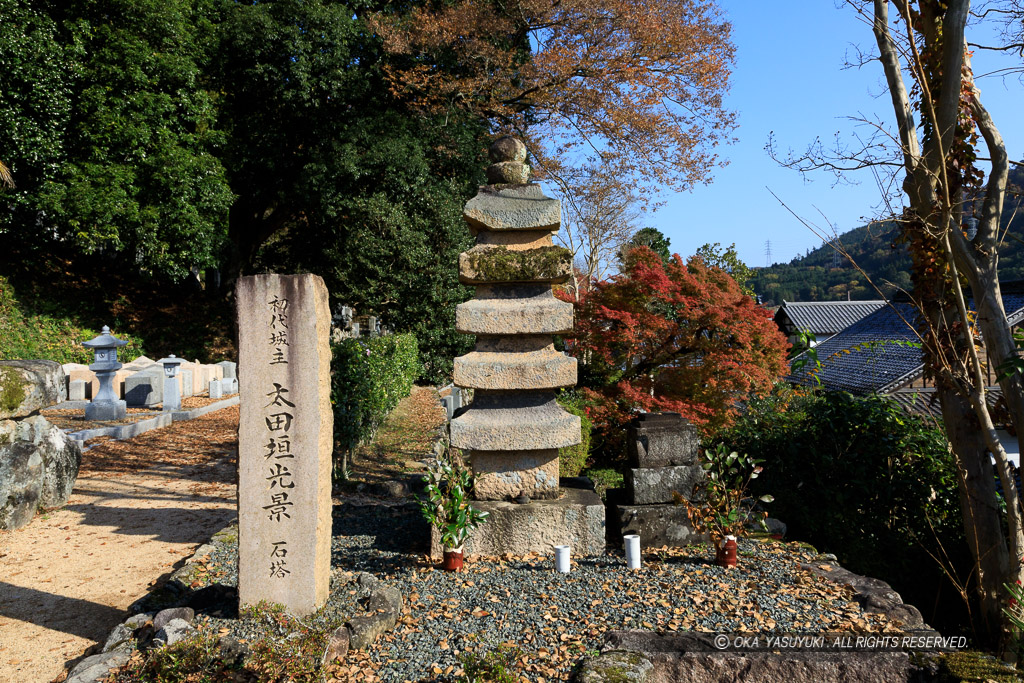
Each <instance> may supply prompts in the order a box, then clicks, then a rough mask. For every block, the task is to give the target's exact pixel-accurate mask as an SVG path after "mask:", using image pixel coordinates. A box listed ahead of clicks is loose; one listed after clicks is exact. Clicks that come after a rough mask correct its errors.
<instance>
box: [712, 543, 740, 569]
mask: <svg viewBox="0 0 1024 683" xmlns="http://www.w3.org/2000/svg"><path fill="white" fill-rule="evenodd" d="M736 548H737V546H736V537H735V536H726V537H725V538H723V539H722V540H720V541H719V542H718V543H716V544H715V564H717V565H718V566H719V567H735V566H736Z"/></svg>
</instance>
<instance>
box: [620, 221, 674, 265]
mask: <svg viewBox="0 0 1024 683" xmlns="http://www.w3.org/2000/svg"><path fill="white" fill-rule="evenodd" d="M670 244H671V241H670V240H669V238H667V237H665V235H663V234H662V233H661V230H658V229H657V228H641V229H640V230H638V231H637V233H636V234H635V235H633V237H631V238H630V240H629V241H628V242H626V244H625V245H624V246H623V247H622V251H621V252H619V261H620V262H623V263H625V261H626V260H627V259H628V254H629V251H630V249H633V248H635V247H647V248H648V249H650V250H651V251H653V252H654V253H655V254H657V255H658V256H660V257H661V260H662V261H663V262H664V263H665V264H666V265H667V264H668V262H669V261H670V260H671V259H672V252H670V251H669V245H670Z"/></svg>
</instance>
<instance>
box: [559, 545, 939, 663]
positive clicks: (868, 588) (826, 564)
mask: <svg viewBox="0 0 1024 683" xmlns="http://www.w3.org/2000/svg"><path fill="white" fill-rule="evenodd" d="M803 566H804V568H805V569H808V570H809V571H811V572H813V573H815V574H817V575H818V576H821V577H823V578H825V579H827V580H829V581H835V582H836V583H840V584H844V585H848V586H850V587H851V588H852V589H853V591H854V600H855V601H856V602H857V603H858V604H860V605H861V608H862V609H863V610H864V611H865V612H873V613H879V614H884V615H885V616H887V617H888V618H890V619H892V620H893V621H896V622H899V623H900V624H902V628H903V630H904V632H905V633H907V634H913V635H915V636H922V635H924V636H938V635H939V634H938V632H936V631H934V630H933V629H931V627H929V626H928V625H927V624H925V623H924V619H923V618H922V617H921V613H920V612H919V611H918V609H917V608H916V607H914V606H913V605H908V604H906V603H904V602H903V599H902V598H901V597H900V595H899V594H898V593H897V592H896V591H894V590H893V589H892V587H891V586H890V585H889V584H887V583H885V582H884V581H880V580H878V579H872V578H870V577H866V576H860V575H858V574H854V573H853V572H850V571H849V570H847V569H843V568H842V567H840V566H839V565H838V563H837V562H836V558H835V556H834V555H831V554H824V555H819V556H818V557H817V558H815V560H814V561H812V562H810V563H808V564H807V565H803ZM749 635H751V636H754V635H756V634H749ZM762 635H767V634H762ZM851 635H858V634H851ZM859 635H863V634H859ZM878 635H883V634H878ZM937 669H938V667H937V664H936V662H935V657H934V656H933V655H931V654H929V653H912V652H885V651H875V652H865V651H854V652H851V651H844V652H836V651H820V650H810V649H808V650H800V649H794V650H787V651H784V652H767V651H766V652H752V651H722V649H721V648H720V647H718V646H716V644H715V634H709V633H678V634H665V635H659V634H657V633H654V632H651V631H611V632H609V633H608V634H607V636H606V638H605V645H604V648H603V649H602V652H601V654H600V655H598V656H596V657H588V658H586V659H585V660H584V661H583V663H582V665H581V667H580V669H579V671H578V673H577V676H576V679H575V680H576V681H577V683H612V682H613V681H629V682H630V683H714V682H717V681H748V680H749V681H758V682H759V683H860V682H864V683H867V682H871V683H897V682H898V683H906V682H907V681H920V682H922V683H923V682H925V681H938V680H940V679H939V678H938V677H937Z"/></svg>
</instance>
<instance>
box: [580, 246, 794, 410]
mask: <svg viewBox="0 0 1024 683" xmlns="http://www.w3.org/2000/svg"><path fill="white" fill-rule="evenodd" d="M561 296H562V297H563V298H566V299H567V300H572V298H571V296H570V295H569V294H568V293H562V294H561ZM573 303H574V304H576V306H577V322H576V333H575V336H574V337H573V338H571V339H570V340H568V344H567V346H568V350H569V352H570V353H572V354H573V355H575V356H576V357H577V358H578V359H579V360H580V362H581V363H582V364H585V365H586V370H585V375H586V376H587V377H589V378H591V379H593V378H598V381H596V382H594V384H597V385H598V386H597V387H596V390H595V389H589V390H588V394H589V396H590V397H591V398H592V399H594V402H595V403H596V407H595V408H594V409H592V411H591V413H592V414H591V417H592V418H593V419H594V421H595V423H596V424H598V425H602V423H603V425H604V426H607V427H613V426H616V424H621V423H622V422H623V421H625V419H628V417H629V414H630V413H631V412H632V411H633V410H634V409H643V410H646V411H652V412H653V411H672V412H678V413H681V414H682V415H683V416H684V417H686V418H688V419H689V420H690V421H691V422H693V423H694V424H697V425H701V426H703V427H704V428H705V429H708V430H713V429H716V428H718V427H721V426H724V425H727V424H729V423H730V422H731V421H732V419H733V417H734V416H735V414H736V404H737V402H738V401H740V400H741V399H743V398H745V397H747V396H748V395H750V394H751V393H763V392H767V391H768V390H769V389H771V387H772V385H773V384H774V383H775V381H776V380H777V379H778V378H779V377H780V376H781V375H782V374H783V373H784V372H785V370H786V351H787V350H788V348H789V344H788V343H787V341H786V339H785V337H784V336H783V335H782V333H781V332H780V331H779V329H778V327H776V325H775V323H773V322H772V319H771V314H770V313H769V312H768V311H766V310H765V309H763V308H761V307H760V306H758V305H757V304H756V303H755V302H754V300H753V299H752V298H751V297H750V296H748V295H746V294H744V293H743V291H742V290H741V289H740V287H739V285H738V284H737V283H736V281H735V280H734V279H733V278H732V277H731V276H730V275H729V274H728V273H726V272H725V271H724V270H722V269H721V268H718V267H708V266H706V265H705V264H704V262H703V260H702V259H701V258H700V257H697V256H695V257H691V258H690V259H689V260H688V261H687V262H686V263H684V262H683V260H682V259H681V258H680V257H679V255H678V254H676V255H674V256H673V257H672V258H671V259H670V260H669V261H668V262H667V263H666V262H664V261H662V259H661V258H660V257H659V256H658V255H657V254H655V253H654V252H653V251H651V250H650V249H649V248H647V247H636V248H633V249H631V250H629V252H628V253H627V254H626V256H625V263H624V264H623V269H622V272H621V274H619V275H615V276H613V277H612V278H611V279H610V280H607V281H604V282H598V283H595V284H594V286H593V287H592V288H590V289H589V290H586V289H584V290H583V291H582V292H581V294H580V298H579V299H577V300H574V301H573Z"/></svg>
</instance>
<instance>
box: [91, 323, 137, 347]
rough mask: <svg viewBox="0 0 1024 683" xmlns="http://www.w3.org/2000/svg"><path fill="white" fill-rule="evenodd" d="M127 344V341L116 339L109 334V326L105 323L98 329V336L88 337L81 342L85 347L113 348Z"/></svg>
mask: <svg viewBox="0 0 1024 683" xmlns="http://www.w3.org/2000/svg"><path fill="white" fill-rule="evenodd" d="M127 344H128V342H126V341H124V340H122V339H118V338H117V337H115V336H113V335H112V334H110V328H109V327H107V326H106V325H104V326H103V330H101V331H100V334H99V336H97V337H95V338H93V339H90V340H89V341H87V342H82V346H84V347H85V348H87V349H113V348H118V347H120V346H127Z"/></svg>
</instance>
